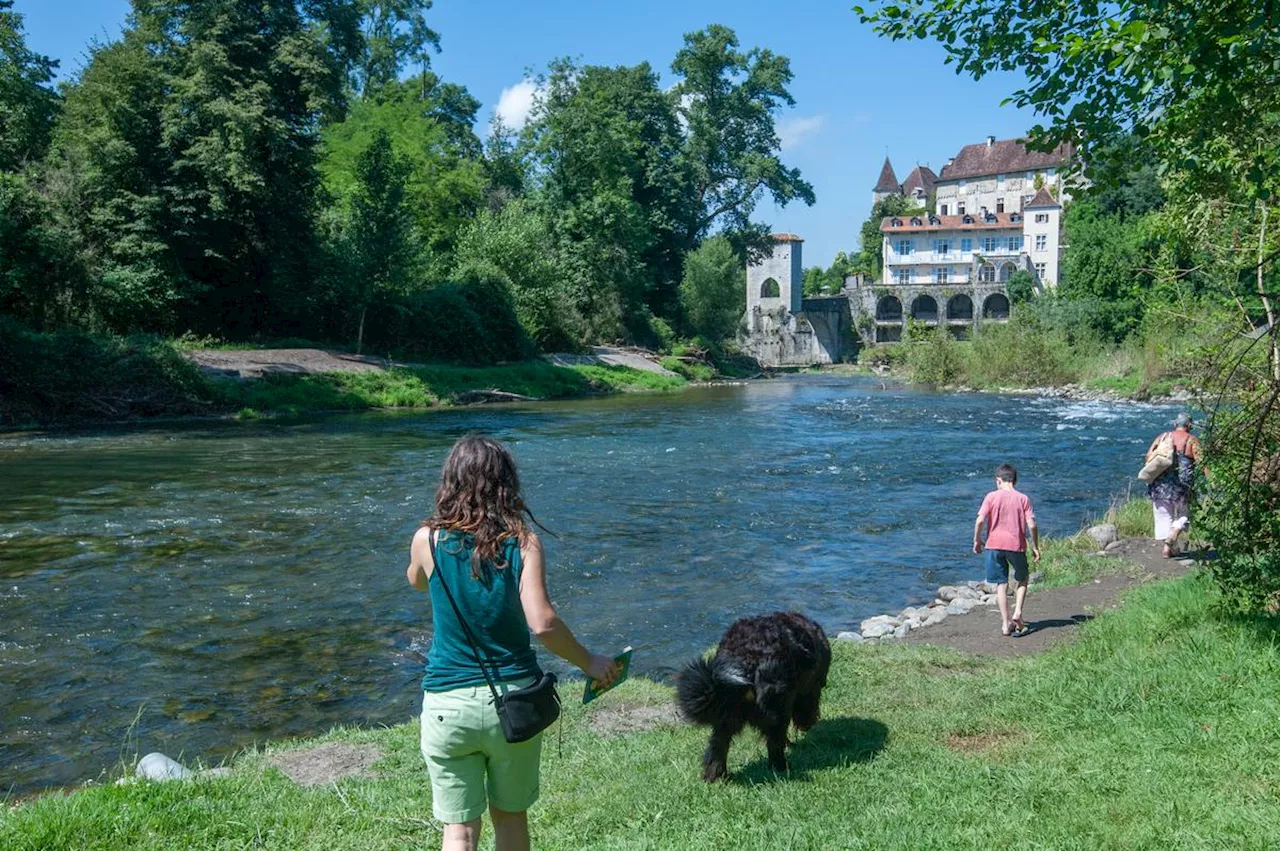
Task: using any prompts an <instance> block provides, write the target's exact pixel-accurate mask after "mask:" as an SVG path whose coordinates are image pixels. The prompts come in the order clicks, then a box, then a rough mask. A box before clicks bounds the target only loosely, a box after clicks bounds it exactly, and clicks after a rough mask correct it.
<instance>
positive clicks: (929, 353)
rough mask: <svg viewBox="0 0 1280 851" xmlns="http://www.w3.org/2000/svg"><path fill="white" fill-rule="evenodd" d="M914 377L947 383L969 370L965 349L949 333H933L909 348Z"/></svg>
mask: <svg viewBox="0 0 1280 851" xmlns="http://www.w3.org/2000/svg"><path fill="white" fill-rule="evenodd" d="M907 365H908V366H909V367H910V368H911V381H912V382H913V383H915V384H925V385H928V386H931V387H947V386H950V385H953V384H955V383H956V381H957V380H958V379H959V378H960V377H961V376H963V375H964V374H965V357H964V351H963V349H962V348H961V347H960V344H959V343H957V342H956V341H955V340H953V339H951V335H949V334H947V333H945V332H944V333H936V332H935V333H933V334H930V335H928V337H927V338H926V339H924V340H923V341H921V342H919V343H915V344H912V345H911V347H910V349H909V350H908V352H907Z"/></svg>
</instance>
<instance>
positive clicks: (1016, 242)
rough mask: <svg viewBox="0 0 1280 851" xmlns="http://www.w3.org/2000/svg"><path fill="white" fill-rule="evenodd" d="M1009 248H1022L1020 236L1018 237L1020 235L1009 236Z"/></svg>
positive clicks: (1016, 249) (1017, 249)
mask: <svg viewBox="0 0 1280 851" xmlns="http://www.w3.org/2000/svg"><path fill="white" fill-rule="evenodd" d="M1009 250H1010V251H1021V250H1022V237H1020V236H1011V237H1009Z"/></svg>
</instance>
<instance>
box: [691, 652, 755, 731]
mask: <svg viewBox="0 0 1280 851" xmlns="http://www.w3.org/2000/svg"><path fill="white" fill-rule="evenodd" d="M751 686H752V682H751V680H749V679H747V678H746V676H745V675H744V674H743V673H742V672H741V671H739V670H738V669H737V667H736V666H735V665H734V664H733V663H732V662H729V661H728V660H726V659H721V658H719V657H717V658H714V659H695V660H693V661H692V662H690V663H689V664H687V665H685V666H684V668H682V669H681V670H680V673H678V674H676V705H677V706H679V708H680V714H681V715H682V716H683V717H684V719H685V720H686V721H689V722H691V723H694V724H702V725H704V726H710V725H713V724H715V723H716V722H717V721H719V720H720V719H722V718H724V717H725V716H726V715H727V714H728V713H729V710H730V708H731V707H733V706H735V705H736V704H739V703H741V702H742V701H743V700H744V699H745V698H746V696H747V692H748V690H749V689H750V688H751Z"/></svg>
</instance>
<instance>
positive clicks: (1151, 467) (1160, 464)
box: [1138, 432, 1173, 484]
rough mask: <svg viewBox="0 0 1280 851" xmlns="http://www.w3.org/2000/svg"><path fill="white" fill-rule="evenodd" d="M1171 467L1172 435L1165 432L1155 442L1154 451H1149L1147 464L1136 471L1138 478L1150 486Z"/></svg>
mask: <svg viewBox="0 0 1280 851" xmlns="http://www.w3.org/2000/svg"><path fill="white" fill-rule="evenodd" d="M1172 466H1173V433H1172V432H1165V433H1164V434H1162V435H1160V439H1159V440H1158V441H1156V446H1155V449H1153V450H1152V451H1151V457H1150V458H1149V459H1147V463H1146V464H1144V465H1143V466H1142V469H1141V470H1139V471H1138V478H1139V479H1141V480H1142V481H1144V482H1146V483H1147V484H1151V483H1152V482H1154V481H1155V480H1156V479H1158V478H1160V477H1161V476H1162V475H1164V473H1165V471H1166V470H1168V469H1169V468H1170V467H1172Z"/></svg>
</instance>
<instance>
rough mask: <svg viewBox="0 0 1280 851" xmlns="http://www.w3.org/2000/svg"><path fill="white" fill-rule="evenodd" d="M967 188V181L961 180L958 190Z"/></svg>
mask: <svg viewBox="0 0 1280 851" xmlns="http://www.w3.org/2000/svg"><path fill="white" fill-rule="evenodd" d="M968 187H969V181H967V180H962V181H960V188H961V189H967V188H968Z"/></svg>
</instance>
